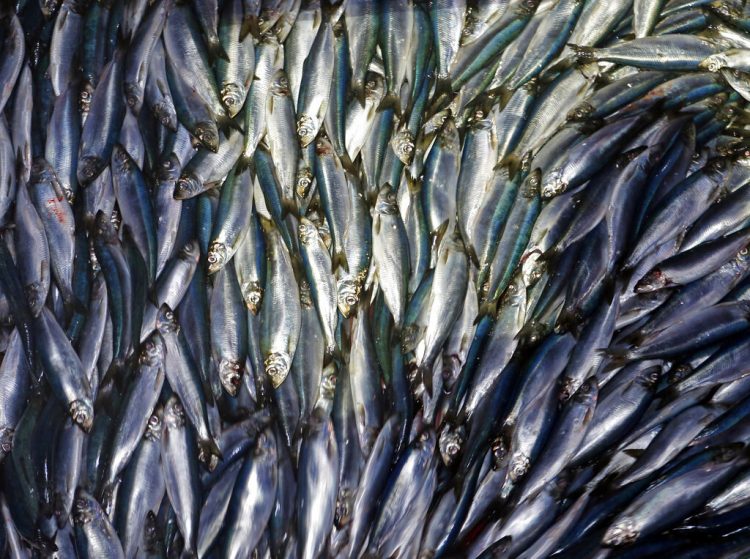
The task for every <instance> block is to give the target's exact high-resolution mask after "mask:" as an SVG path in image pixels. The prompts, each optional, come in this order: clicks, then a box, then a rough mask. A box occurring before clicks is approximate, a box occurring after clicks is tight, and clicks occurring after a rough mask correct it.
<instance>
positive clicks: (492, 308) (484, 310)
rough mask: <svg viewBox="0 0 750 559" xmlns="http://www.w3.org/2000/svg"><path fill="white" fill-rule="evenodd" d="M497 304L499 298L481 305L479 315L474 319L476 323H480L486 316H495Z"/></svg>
mask: <svg viewBox="0 0 750 559" xmlns="http://www.w3.org/2000/svg"><path fill="white" fill-rule="evenodd" d="M497 304H498V301H497V300H494V301H489V300H488V301H484V302H483V303H482V304H481V305H479V312H478V313H477V317H476V318H475V319H474V324H479V323H480V322H481V321H482V319H483V318H484V317H485V316H492V317H494V316H495V315H496V314H497Z"/></svg>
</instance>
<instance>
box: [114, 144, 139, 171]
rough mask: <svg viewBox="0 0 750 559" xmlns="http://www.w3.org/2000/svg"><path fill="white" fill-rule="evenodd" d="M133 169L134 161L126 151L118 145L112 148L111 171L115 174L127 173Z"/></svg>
mask: <svg viewBox="0 0 750 559" xmlns="http://www.w3.org/2000/svg"><path fill="white" fill-rule="evenodd" d="M134 167H135V161H133V159H132V158H131V157H130V154H128V151H127V150H126V149H125V148H124V147H123V146H122V145H120V144H115V145H114V146H113V148H112V170H113V171H115V172H116V173H129V172H131V171H132V170H133V168H134Z"/></svg>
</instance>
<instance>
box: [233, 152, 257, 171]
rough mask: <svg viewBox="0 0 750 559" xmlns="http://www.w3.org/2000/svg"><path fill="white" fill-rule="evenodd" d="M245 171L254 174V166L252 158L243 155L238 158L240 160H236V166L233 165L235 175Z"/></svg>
mask: <svg viewBox="0 0 750 559" xmlns="http://www.w3.org/2000/svg"><path fill="white" fill-rule="evenodd" d="M247 169H250V170H251V171H253V172H255V164H254V163H253V158H252V157H245V156H244V155H243V156H240V158H239V159H238V160H237V164H236V165H235V173H236V174H238V175H239V174H241V173H243V172H245V171H246V170H247Z"/></svg>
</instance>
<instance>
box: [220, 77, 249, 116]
mask: <svg viewBox="0 0 750 559" xmlns="http://www.w3.org/2000/svg"><path fill="white" fill-rule="evenodd" d="M220 95H221V104H222V105H224V107H225V108H226V109H227V111H228V112H229V116H230V117H231V118H234V117H235V116H236V115H237V113H239V112H240V109H242V105H243V104H244V102H245V97H246V96H247V93H246V91H245V88H244V87H242V86H241V85H240V84H237V83H225V84H224V85H223V86H222V87H221V91H220Z"/></svg>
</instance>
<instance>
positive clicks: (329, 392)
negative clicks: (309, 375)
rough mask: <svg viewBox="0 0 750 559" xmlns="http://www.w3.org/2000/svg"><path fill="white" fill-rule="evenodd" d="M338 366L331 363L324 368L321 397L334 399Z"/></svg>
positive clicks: (321, 379)
mask: <svg viewBox="0 0 750 559" xmlns="http://www.w3.org/2000/svg"><path fill="white" fill-rule="evenodd" d="M336 379H337V376H336V367H335V366H334V365H333V363H331V364H330V365H329V366H327V367H326V368H325V369H323V376H322V377H321V378H320V397H321V398H322V399H324V400H333V397H334V395H335V394H336Z"/></svg>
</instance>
